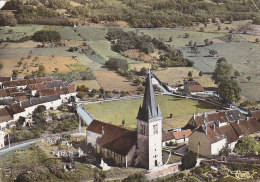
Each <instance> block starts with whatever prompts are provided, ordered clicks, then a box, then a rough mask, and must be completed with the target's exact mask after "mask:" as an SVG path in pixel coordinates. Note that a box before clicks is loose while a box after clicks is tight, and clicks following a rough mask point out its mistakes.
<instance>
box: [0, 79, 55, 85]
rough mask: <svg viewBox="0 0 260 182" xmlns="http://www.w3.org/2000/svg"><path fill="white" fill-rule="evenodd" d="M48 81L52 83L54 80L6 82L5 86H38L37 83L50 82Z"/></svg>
mask: <svg viewBox="0 0 260 182" xmlns="http://www.w3.org/2000/svg"><path fill="white" fill-rule="evenodd" d="M48 81H52V78H37V79H33V80H13V81H7V82H4V83H3V86H7V87H15V86H22V85H30V84H37V83H42V82H48Z"/></svg>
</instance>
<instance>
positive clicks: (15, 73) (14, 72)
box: [12, 70, 19, 78]
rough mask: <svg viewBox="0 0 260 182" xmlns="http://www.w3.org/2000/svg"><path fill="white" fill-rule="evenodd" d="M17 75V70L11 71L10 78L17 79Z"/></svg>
mask: <svg viewBox="0 0 260 182" xmlns="http://www.w3.org/2000/svg"><path fill="white" fill-rule="evenodd" d="M18 74H19V71H18V70H13V71H12V77H15V78H16V77H17V76H18Z"/></svg>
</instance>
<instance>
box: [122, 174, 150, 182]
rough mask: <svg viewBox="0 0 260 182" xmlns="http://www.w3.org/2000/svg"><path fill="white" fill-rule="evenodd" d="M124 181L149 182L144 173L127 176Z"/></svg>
mask: <svg viewBox="0 0 260 182" xmlns="http://www.w3.org/2000/svg"><path fill="white" fill-rule="evenodd" d="M123 182H148V180H147V179H146V177H145V175H144V174H141V173H136V174H131V175H130V176H128V177H127V178H125V179H123Z"/></svg>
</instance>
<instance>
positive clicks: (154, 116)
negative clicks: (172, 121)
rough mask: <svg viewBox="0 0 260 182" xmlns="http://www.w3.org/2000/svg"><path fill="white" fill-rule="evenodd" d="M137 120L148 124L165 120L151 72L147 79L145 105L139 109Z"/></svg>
mask: <svg viewBox="0 0 260 182" xmlns="http://www.w3.org/2000/svg"><path fill="white" fill-rule="evenodd" d="M137 119H139V120H142V121H146V122H152V121H156V120H160V119H163V117H162V113H161V110H160V108H159V106H157V104H156V100H155V95H154V90H153V85H152V73H151V72H150V71H149V73H148V76H147V78H146V86H145V92H144V99H143V105H142V106H140V108H139V111H138V115H137Z"/></svg>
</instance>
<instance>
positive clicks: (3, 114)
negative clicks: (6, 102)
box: [0, 108, 13, 123]
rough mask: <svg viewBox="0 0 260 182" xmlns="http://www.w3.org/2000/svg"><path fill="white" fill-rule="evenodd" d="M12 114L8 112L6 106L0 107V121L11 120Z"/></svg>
mask: <svg viewBox="0 0 260 182" xmlns="http://www.w3.org/2000/svg"><path fill="white" fill-rule="evenodd" d="M12 119H13V118H12V116H11V115H10V114H9V112H8V111H7V109H6V108H2V109H0V123H3V122H6V121H9V120H12Z"/></svg>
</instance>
